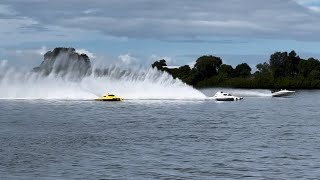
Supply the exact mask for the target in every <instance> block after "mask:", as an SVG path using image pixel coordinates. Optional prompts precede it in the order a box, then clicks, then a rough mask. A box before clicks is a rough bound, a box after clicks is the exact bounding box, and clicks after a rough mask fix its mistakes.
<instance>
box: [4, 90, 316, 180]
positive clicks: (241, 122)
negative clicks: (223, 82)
mask: <svg viewBox="0 0 320 180" xmlns="http://www.w3.org/2000/svg"><path fill="white" fill-rule="evenodd" d="M319 107H320V91H299V92H297V94H296V95H295V96H293V97H291V98H271V97H253V96H251V97H245V99H244V100H243V101H239V102H223V103H217V102H215V101H212V100H195V101H192V100H128V101H124V102H116V103H105V102H94V101H54V100H0V177H1V179H312V178H314V179H317V178H319V177H320V111H319Z"/></svg>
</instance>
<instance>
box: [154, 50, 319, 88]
mask: <svg viewBox="0 0 320 180" xmlns="http://www.w3.org/2000/svg"><path fill="white" fill-rule="evenodd" d="M152 67H153V68H157V69H158V70H160V71H165V72H168V73H169V74H171V75H172V76H173V78H178V79H180V80H182V81H183V82H185V83H187V84H189V85H192V86H194V87H234V88H263V89H280V88H287V89H318V88H320V61H319V60H318V59H315V58H308V59H302V58H300V57H299V56H298V55H297V54H296V52H295V51H291V52H290V53H288V52H275V53H273V54H272V55H271V56H270V59H269V61H268V62H264V63H259V64H257V65H256V69H257V70H256V72H254V73H252V69H251V67H250V66H249V65H248V64H247V63H241V64H238V65H237V66H235V68H234V67H232V66H231V65H228V64H224V63H223V60H222V59H221V58H220V57H216V56H213V55H204V56H201V57H199V58H198V59H197V60H196V63H195V65H194V67H192V68H191V67H190V66H189V65H184V66H180V67H179V68H169V67H167V64H166V60H164V59H162V60H159V61H156V62H154V63H153V64H152Z"/></svg>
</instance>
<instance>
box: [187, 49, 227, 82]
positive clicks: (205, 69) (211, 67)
mask: <svg viewBox="0 0 320 180" xmlns="http://www.w3.org/2000/svg"><path fill="white" fill-rule="evenodd" d="M221 64H222V60H221V58H220V57H215V56H212V55H209V56H201V57H199V58H198V59H197V61H196V64H195V65H194V68H193V69H195V71H196V72H195V73H194V74H195V76H196V78H197V80H199V81H201V80H203V79H205V78H209V77H211V76H213V75H217V73H218V69H219V67H220V65H221Z"/></svg>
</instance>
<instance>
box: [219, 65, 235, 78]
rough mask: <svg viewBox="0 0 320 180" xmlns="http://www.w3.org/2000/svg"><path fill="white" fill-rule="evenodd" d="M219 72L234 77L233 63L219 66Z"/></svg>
mask: <svg viewBox="0 0 320 180" xmlns="http://www.w3.org/2000/svg"><path fill="white" fill-rule="evenodd" d="M219 74H224V75H227V76H228V77H232V76H233V75H234V69H233V67H232V66H231V65H227V64H222V65H221V66H220V67H219Z"/></svg>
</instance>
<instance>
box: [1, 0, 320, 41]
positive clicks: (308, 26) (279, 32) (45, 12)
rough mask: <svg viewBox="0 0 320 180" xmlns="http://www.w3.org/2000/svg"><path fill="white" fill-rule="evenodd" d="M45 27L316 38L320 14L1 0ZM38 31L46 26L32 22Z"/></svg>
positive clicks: (241, 3) (226, 4) (285, 7)
mask: <svg viewBox="0 0 320 180" xmlns="http://www.w3.org/2000/svg"><path fill="white" fill-rule="evenodd" d="M2 3H3V4H5V5H9V6H10V7H11V8H12V9H14V11H15V12H17V15H16V16H24V17H28V18H32V19H34V20H36V21H37V22H39V24H40V25H42V26H43V27H47V26H58V27H65V28H79V29H81V30H94V31H99V32H101V33H104V34H106V35H111V36H118V37H129V38H154V39H162V40H165V39H170V38H174V39H179V38H181V39H184V40H185V39H187V40H190V41H192V40H193V39H197V40H199V39H198V38H197V37H203V39H202V40H206V39H208V40H210V38H214V37H230V36H232V37H242V38H243V37H250V38H271V39H272V38H273V39H275V38H276V39H279V38H282V39H295V40H315V39H317V40H319V39H320V34H319V33H318V32H319V31H320V21H319V18H320V14H318V13H316V12H313V11H311V10H310V9H308V8H305V7H303V6H301V5H299V4H297V3H296V2H295V1H292V0H268V1H265V0H228V1H221V0H199V1H194V0H175V1H169V0H162V1H160V0H159V1H152V0H127V1H125V0H122V1H118V0H108V1H101V0H91V1H90V2H88V1H85V0H70V1H64V0H55V1H51V0H50V1H49V0H41V1H40V0H30V1H22V0H3V1H2ZM36 29H37V30H38V31H44V30H46V28H44V29H41V28H39V26H38V25H37V26H36Z"/></svg>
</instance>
